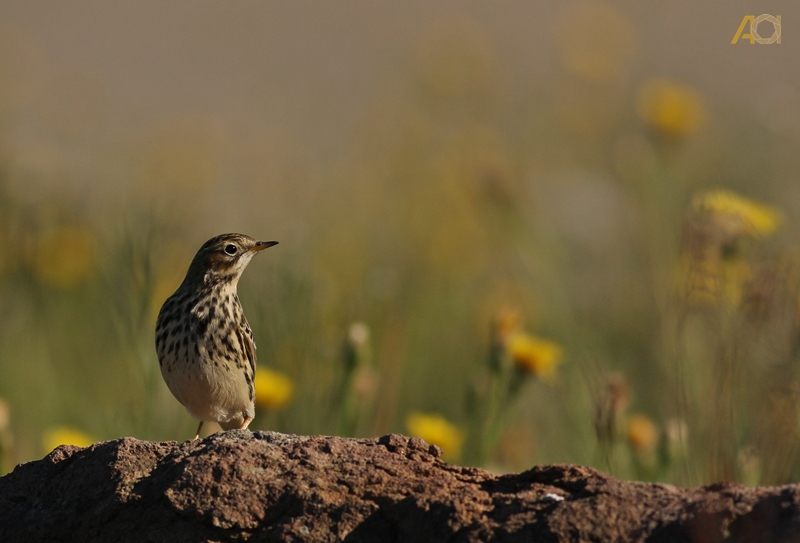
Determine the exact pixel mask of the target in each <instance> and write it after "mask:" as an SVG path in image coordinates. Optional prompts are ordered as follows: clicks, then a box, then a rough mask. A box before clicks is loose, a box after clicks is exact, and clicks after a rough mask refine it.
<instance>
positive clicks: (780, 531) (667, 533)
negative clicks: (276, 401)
mask: <svg viewBox="0 0 800 543" xmlns="http://www.w3.org/2000/svg"><path fill="white" fill-rule="evenodd" d="M438 453H439V450H438V449H437V448H436V447H433V446H430V445H428V444H426V443H425V442H423V441H422V440H420V439H412V438H407V437H404V436H399V435H389V436H384V437H382V438H379V439H344V438H337V437H300V436H291V435H284V434H277V433H272V432H256V433H250V432H248V431H239V430H234V431H230V432H224V433H219V434H215V435H213V436H211V437H209V438H207V439H204V440H200V441H196V442H190V441H189V442H185V443H180V444H178V443H175V442H166V443H152V442H148V441H139V440H136V439H132V438H124V439H118V440H115V441H108V442H105V443H97V444H95V445H92V446H91V447H87V448H85V449H81V448H79V447H72V446H62V447H59V448H58V449H56V450H54V451H53V452H52V453H51V454H50V455H48V456H47V457H46V458H44V459H42V460H39V461H36V462H30V463H27V464H22V465H20V466H17V468H16V469H15V470H14V471H13V472H12V473H10V474H8V475H6V476H5V477H2V478H0V541H2V542H8V543H11V542H33V541H47V542H53V541H83V542H92V541H104V542H105V541H153V542H161V541H163V542H171V543H176V542H184V541H186V542H189V541H192V542H193V541H331V542H332V541H375V542H402V541H409V542H426V541H436V542H442V541H448V542H450V541H476V542H477V541H525V542H529V541H544V542H549V541H648V542H656V541H670V542H672V541H692V542H701V541H702V542H716V541H736V542H744V541H753V542H755V541H759V542H761V541H776V542H777V541H781V542H789V541H800V485H787V486H782V487H762V488H747V487H743V486H739V485H734V484H719V485H713V486H709V487H705V488H695V489H680V488H676V487H673V486H669V485H657V484H644V483H630V482H624V481H620V480H618V479H615V478H613V477H609V476H607V475H603V474H601V473H598V472H596V471H594V470H592V469H589V468H584V467H580V466H572V465H555V466H537V467H535V468H533V469H531V470H529V471H526V472H524V473H520V474H518V475H505V476H501V477H498V476H495V475H492V474H490V473H488V472H486V471H483V470H480V469H475V468H464V467H458V466H453V465H450V464H446V463H444V462H442V461H441V460H439V458H438Z"/></svg>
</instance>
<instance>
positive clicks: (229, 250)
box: [225, 243, 238, 256]
mask: <svg viewBox="0 0 800 543" xmlns="http://www.w3.org/2000/svg"><path fill="white" fill-rule="evenodd" d="M237 250H238V249H237V248H236V245H234V244H232V243H229V244H228V245H226V246H225V254H226V255H231V256H234V255H235V254H236V251H237Z"/></svg>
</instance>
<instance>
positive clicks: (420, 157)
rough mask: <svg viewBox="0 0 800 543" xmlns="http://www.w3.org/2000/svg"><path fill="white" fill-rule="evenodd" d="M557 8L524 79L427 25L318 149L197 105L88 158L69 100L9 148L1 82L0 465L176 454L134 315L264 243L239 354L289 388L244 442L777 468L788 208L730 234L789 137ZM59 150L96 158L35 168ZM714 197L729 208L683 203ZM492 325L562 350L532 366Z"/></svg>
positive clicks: (764, 472) (482, 458)
mask: <svg viewBox="0 0 800 543" xmlns="http://www.w3.org/2000/svg"><path fill="white" fill-rule="evenodd" d="M578 6H579V7H575V8H574V10H578V11H576V12H574V13H571V14H570V17H569V20H570V21H572V24H571V25H570V26H569V28H564V29H562V30H563V33H562V34H563V36H562V38H561V39H562V43H560V45H559V48H558V54H559V56H558V58H557V59H554V61H555V62H558V63H559V70H558V71H557V76H556V77H555V78H554V79H553V80H551V81H548V84H547V86H544V87H536V88H530V87H529V86H528V84H527V83H526V82H525V81H524V80H520V79H517V78H514V77H513V74H511V73H509V71H508V67H505V66H504V65H503V63H502V62H501V59H498V58H497V56H496V53H495V52H494V50H493V48H492V45H491V41H490V40H489V39H488V38H487V37H486V36H485V35H483V34H482V33H481V32H480V31H478V30H477V29H476V28H473V27H471V26H470V25H464V24H461V23H459V24H454V25H452V26H447V25H445V26H443V27H441V28H440V27H436V26H434V27H432V28H431V30H430V32H429V33H427V34H425V35H424V36H422V37H421V38H420V39H419V42H418V43H417V44H416V45H415V47H413V48H412V51H411V52H410V54H409V59H408V62H407V64H406V65H404V66H401V67H399V68H398V71H397V74H396V76H395V79H394V80H393V81H392V82H391V84H389V85H387V88H386V89H385V91H384V92H383V93H382V94H380V95H379V96H378V97H377V98H376V99H375V101H374V102H372V103H371V104H369V105H368V106H365V108H364V110H363V112H362V116H361V118H360V120H359V122H358V123H357V128H356V129H355V130H354V131H353V133H352V135H348V138H349V140H348V141H347V142H346V144H344V145H343V147H345V148H346V149H347V152H346V153H345V154H343V155H342V156H339V157H337V158H336V159H335V160H332V161H323V160H321V159H320V157H313V156H312V157H307V156H304V155H303V154H302V153H298V154H297V155H293V156H299V157H300V158H299V159H297V158H296V159H294V160H290V159H287V158H286V157H287V156H289V155H291V154H292V152H294V151H293V150H289V149H286V148H284V147H283V145H288V144H284V143H283V142H281V141H280V138H257V137H256V138H250V137H248V135H241V134H235V132H234V133H233V134H232V131H231V130H228V129H227V128H226V127H221V126H219V125H218V124H217V123H215V121H214V119H213V118H211V117H210V116H204V115H203V114H202V113H198V114H196V115H188V116H176V117H175V118H173V119H167V120H165V122H164V125H163V126H160V127H157V128H154V129H153V131H152V133H148V134H145V135H139V136H136V137H131V138H130V139H129V140H125V141H122V142H119V141H114V142H111V143H106V144H105V145H97V141H96V140H95V139H93V138H94V136H92V134H94V132H93V131H95V130H97V124H98V122H99V121H97V119H96V118H94V117H92V114H93V110H92V108H91V107H88V106H87V109H86V116H88V117H90V118H89V119H88V120H87V119H84V118H74V119H71V120H70V122H66V123H65V122H63V121H59V120H58V119H50V120H48V119H47V118H45V119H44V120H40V121H38V122H39V123H40V124H38V125H37V126H38V127H39V131H40V134H39V135H38V136H37V137H34V138H33V142H32V143H31V142H28V143H29V144H28V145H27V146H23V145H20V144H19V142H18V140H16V139H15V138H16V137H17V136H18V134H19V125H20V122H21V121H20V119H25V118H27V117H26V116H27V115H29V114H30V112H31V110H35V109H37V107H38V105H39V102H37V100H38V101H40V102H41V101H44V102H48V101H49V100H52V99H53V97H52V96H47V95H46V94H45V95H40V96H38V97H37V98H35V100H34V101H33V102H31V101H30V100H28V99H25V98H24V97H19V96H17V94H19V93H22V94H24V93H25V88H26V87H25V85H24V84H23V83H25V76H24V70H23V75H21V76H19V77H20V78H21V79H20V80H19V81H17V82H18V83H19V84H20V85H19V88H21V89H22V90H19V89H18V88H15V87H14V86H13V85H12V86H7V87H3V89H2V90H3V92H0V141H3V142H4V143H3V152H2V153H1V154H0V249H1V253H2V258H0V307H2V311H0V399H2V401H3V402H4V405H6V406H7V413H8V416H7V419H8V422H7V424H5V425H4V424H3V421H2V416H0V460H2V462H1V463H0V470H5V471H8V470H9V469H11V468H12V467H13V465H14V464H16V463H18V462H22V461H27V460H31V459H34V458H39V457H41V456H42V455H44V454H46V453H47V452H48V451H49V448H51V447H52V446H54V445H55V443H54V442H53V441H52V440H53V439H55V440H56V441H58V440H59V439H60V440H64V439H72V440H78V441H80V440H81V439H84V440H103V439H113V438H116V437H119V436H123V435H133V436H136V437H138V438H141V439H153V440H167V439H174V440H183V439H187V438H189V437H191V432H192V431H193V428H194V424H195V423H194V422H193V421H192V420H191V419H190V417H189V416H188V415H187V414H186V413H185V411H184V410H183V408H182V407H181V406H180V405H179V404H178V403H177V401H175V400H174V399H173V398H172V397H171V396H170V394H169V392H168V390H167V388H166V386H165V385H164V383H163V382H162V380H161V376H160V374H159V371H158V364H157V360H156V356H155V351H154V346H153V342H154V339H153V328H154V323H155V316H156V313H157V311H158V308H159V306H160V304H161V303H162V302H163V300H164V299H166V297H167V296H168V295H169V294H170V293H171V292H172V290H174V288H176V287H177V286H178V284H179V283H180V281H181V279H182V274H183V273H184V272H185V269H186V267H187V266H188V263H189V261H190V259H191V257H192V255H193V254H194V251H195V250H196V249H197V248H198V247H199V246H200V244H202V242H203V241H205V240H206V239H207V238H209V237H211V236H212V235H216V234H218V233H221V232H222V231H227V230H238V231H242V232H244V233H247V234H249V235H253V236H255V237H258V238H269V239H273V238H274V239H278V240H279V241H280V242H281V245H279V246H278V247H277V248H276V249H274V250H271V251H269V253H268V254H266V255H265V256H264V257H261V258H260V259H258V260H257V261H256V262H254V263H253V264H252V265H251V266H250V268H249V269H248V270H247V272H246V273H245V275H244V277H243V279H242V281H241V283H240V298H241V300H242V303H243V305H244V308H245V311H246V314H247V316H248V319H249V321H250V323H251V326H252V328H253V331H254V335H255V338H256V342H257V344H258V356H259V364H260V365H263V366H265V367H269V368H270V369H273V370H276V371H279V372H281V373H282V374H284V375H286V376H288V377H289V378H290V379H291V382H292V383H293V394H292V397H291V401H290V403H288V404H287V405H285V406H281V408H280V409H275V408H274V407H276V406H273V408H272V409H270V408H267V407H265V406H264V405H262V406H261V407H260V408H259V411H258V413H257V417H256V419H255V422H254V423H253V425H252V426H251V428H253V429H274V430H278V431H284V432H293V433H300V434H317V433H328V434H335V433H343V434H351V435H360V436H375V435H380V434H384V433H388V432H407V431H413V432H415V433H418V434H425V435H423V437H425V438H426V439H429V440H431V441H436V440H437V438H441V439H442V442H441V443H440V444H441V445H442V446H443V448H445V449H446V450H445V452H446V454H447V455H448V458H450V459H451V460H454V461H460V462H464V463H468V464H479V465H483V466H486V467H489V468H491V469H494V470H498V471H507V470H522V469H526V468H528V467H530V466H531V465H533V464H535V463H551V462H576V463H581V464H588V465H594V466H596V467H598V468H600V469H603V470H607V471H610V472H612V473H615V474H617V475H620V476H623V477H629V478H639V479H649V480H665V481H671V482H675V483H679V484H700V483H708V482H712V481H715V480H718V479H736V480H741V481H744V482H747V483H751V484H755V483H779V482H784V481H788V480H795V479H797V477H798V476H800V465H798V462H797V461H796V459H795V458H796V454H795V453H796V451H797V444H798V436H799V435H800V427H798V413H797V407H798V403H797V393H798V376H797V369H796V367H797V346H798V344H797V340H798V332H800V329H799V328H798V326H799V325H800V321H799V320H798V315H799V314H798V300H799V299H798V292H797V287H798V277H799V276H798V275H797V269H796V257H795V256H794V253H793V252H794V251H795V249H794V246H793V245H791V243H790V239H789V235H788V234H787V232H791V228H792V227H793V225H794V224H795V223H796V220H795V219H794V217H793V216H792V213H793V212H794V211H795V210H794V209H791V208H788V207H786V208H783V209H782V211H783V216H784V223H783V226H782V227H780V228H778V230H777V234H776V235H773V233H772V232H771V231H770V232H767V231H766V230H764V229H761V230H759V228H757V227H756V226H754V224H755V223H757V222H758V221H757V220H756V219H754V218H753V217H754V216H755V215H754V214H755V213H756V211H753V210H754V209H756V210H758V209H760V208H757V207H755V206H756V204H755V201H761V200H763V201H766V202H769V201H775V200H776V196H775V195H778V194H781V193H782V190H784V188H785V186H784V185H785V184H787V183H789V182H790V181H787V179H791V172H792V171H793V170H794V169H795V168H796V164H795V161H796V156H798V155H797V153H795V152H787V149H789V150H790V151H794V150H795V149H796V143H797V142H796V141H795V142H793V143H787V142H784V141H775V139H774V138H773V137H772V135H771V134H769V133H767V132H766V131H764V132H759V130H757V129H755V130H754V129H753V128H752V126H751V125H750V124H749V122H748V121H749V120H748V119H747V118H746V117H745V116H744V115H743V114H741V113H736V112H730V111H725V110H724V107H723V106H722V105H720V104H717V103H713V102H711V101H709V100H708V99H707V98H706V97H703V96H702V95H701V94H700V92H699V91H697V90H696V89H694V88H693V87H692V85H691V83H687V82H680V81H676V80H672V79H668V78H667V79H665V78H661V77H647V76H642V75H637V74H636V73H635V72H634V70H633V69H632V66H633V58H634V56H635V55H634V53H633V51H635V49H636V48H637V45H638V43H639V41H638V40H640V39H641V38H640V37H637V35H636V33H635V32H634V31H633V25H632V23H631V21H630V20H629V19H628V17H627V16H626V15H625V14H624V13H623V12H622V11H620V10H617V9H616V8H612V7H609V6H605V5H601V4H585V5H584V4H580V5H578ZM580 6H583V7H580ZM581 9H583V10H588V11H585V12H584V11H580V10H581ZM598 21H600V22H601V23H603V24H599V23H598ZM582 25H583V26H582ZM590 27H591V28H595V27H603V28H608V27H612V28H615V29H617V31H615V32H608V33H604V34H602V35H597V34H592V39H584V38H585V32H583V31H587V29H589V28H590ZM603 36H606V38H604V37H603ZM608 36H611V37H610V38H609V37H608ZM604 40H605V41H604ZM0 54H2V55H6V56H8V55H12V56H13V55H14V48H12V47H8V48H7V49H6V50H5V51H0ZM12 65H13V66H16V65H15V64H13V63H12ZM84 84H86V85H89V88H87V89H86V90H87V92H90V91H97V89H95V88H94V87H92V86H91V85H92V82H91V80H89V81H87V82H84ZM97 92H99V91H97ZM15 93H17V94H15ZM31 100H33V99H31ZM57 121H58V122H57ZM83 121H85V122H86V123H87V125H86V126H83V125H82V124H81V123H82V122H83ZM101 139H102V138H101ZM90 144H91V145H90ZM792 145H794V147H792ZM70 146H74V147H77V148H80V149H81V151H82V152H83V153H84V154H86V155H88V156H90V157H96V159H97V162H98V163H99V164H95V163H93V162H92V161H68V160H66V158H65V155H64V154H59V153H55V155H54V151H53V150H54V149H61V150H62V151H63V150H64V149H67V150H69V149H70ZM754 148H755V149H757V150H759V152H755V151H753V149H754ZM65 154H66V153H65ZM763 171H766V172H768V175H760V173H761V172H763ZM757 173H758V175H757ZM86 180H91V181H92V182H89V181H86ZM109 186H111V187H115V188H114V189H110V188H109ZM719 186H721V187H726V188H728V189H730V190H733V191H735V192H738V193H741V194H743V195H746V196H747V197H749V198H751V199H752V201H750V200H743V202H744V203H742V202H740V203H739V207H736V206H735V205H734V206H731V205H728V207H725V206H724V205H723V206H722V207H720V208H719V209H718V208H714V207H713V206H712V207H708V206H706V207H705V208H704V207H703V205H701V204H698V202H702V201H705V200H702V196H697V195H702V194H704V193H706V191H707V190H709V189H711V188H714V187H719ZM697 198H700V199H701V200H698V199H697ZM748 206H749V207H748ZM778 207H783V205H780V206H778ZM761 211H762V212H763V213H766V215H767V216H768V217H773V215H774V216H775V217H777V215H776V214H774V213H773V211H772V210H770V209H767V210H766V211H765V210H761ZM774 220H775V222H776V227H777V221H778V219H777V218H775V219H774ZM504 315H505V316H508V315H518V318H517V320H515V322H514V324H513V326H511V327H510V328H509V330H508V331H507V332H508V334H510V335H509V336H508V337H506V336H503V335H502V334H501V335H498V328H497V327H498V322H499V321H498V319H502V318H503V316H504ZM354 323H363V324H359V325H360V326H365V328H364V329H362V330H367V331H368V332H367V333H366V335H364V334H361V335H360V336H357V337H356V338H355V339H354V337H353V333H352V332H353V329H354V328H353V326H354ZM514 334H516V335H517V337H521V336H520V335H521V334H524V335H525V337H530V336H535V337H537V338H543V339H545V340H547V341H550V342H552V343H553V344H555V345H557V346H558V347H559V353H560V354H559V358H560V360H561V362H562V363H561V364H559V365H558V366H557V368H556V370H555V374H554V376H553V377H552V378H551V379H546V378H544V375H542V374H541V373H537V371H534V370H532V369H531V368H536V367H538V366H537V363H536V362H535V361H534V362H531V360H530V359H528V360H527V362H528V363H527V364H526V363H525V361H524V360H522V361H521V359H520V356H521V355H515V354H514V350H513V348H512V347H511V345H512V343H511V340H510V338H511V336H512V335H514ZM359 338H360V339H359ZM529 356H537V355H536V354H535V353H534V354H529ZM540 362H541V361H540ZM525 368H528V369H527V371H526V370H525ZM426 414H427V415H426ZM420 416H422V417H425V416H429V417H432V418H428V419H425V418H420ZM409 417H411V418H409ZM442 420H444V422H445V423H447V424H444V423H443V422H442ZM409 421H413V424H412V423H411V422H409ZM426 423H427V425H426ZM71 428H72V429H76V430H79V431H81V432H82V433H83V434H85V436H84V437H80V436H79V435H78V437H76V434H64V433H61V434H53V430H54V429H62V430H64V429H67V430H68V429H71ZM437 432H438V433H437ZM444 434H446V435H447V439H444ZM53 435H55V436H56V437H54V438H53V437H52V436H53ZM64 435H67V436H70V437H66V438H65V437H63V436H64ZM448 449H449V450H448Z"/></svg>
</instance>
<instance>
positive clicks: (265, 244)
mask: <svg viewBox="0 0 800 543" xmlns="http://www.w3.org/2000/svg"><path fill="white" fill-rule="evenodd" d="M277 244H278V242H277V241H257V242H256V244H255V245H253V246H252V247H250V252H251V253H257V252H258V251H263V250H264V249H269V248H270V247H272V246H273V245H277Z"/></svg>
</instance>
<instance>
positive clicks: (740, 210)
mask: <svg viewBox="0 0 800 543" xmlns="http://www.w3.org/2000/svg"><path fill="white" fill-rule="evenodd" d="M692 207H693V208H694V210H695V211H697V212H700V213H703V212H705V213H710V214H712V215H715V216H716V217H717V221H716V222H718V223H720V226H725V227H727V229H736V230H737V232H736V233H739V230H741V233H742V234H748V235H750V236H753V237H766V236H769V235H771V234H772V233H774V232H775V230H777V228H778V226H780V223H781V221H782V216H781V213H780V211H778V210H777V209H775V208H774V207H771V206H767V205H763V204H759V203H757V202H754V201H752V200H749V199H747V198H744V197H742V196H739V195H738V194H736V193H734V192H731V191H728V190H722V189H720V190H713V191H710V192H706V193H703V194H699V195H697V196H695V198H694V200H693V201H692Z"/></svg>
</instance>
